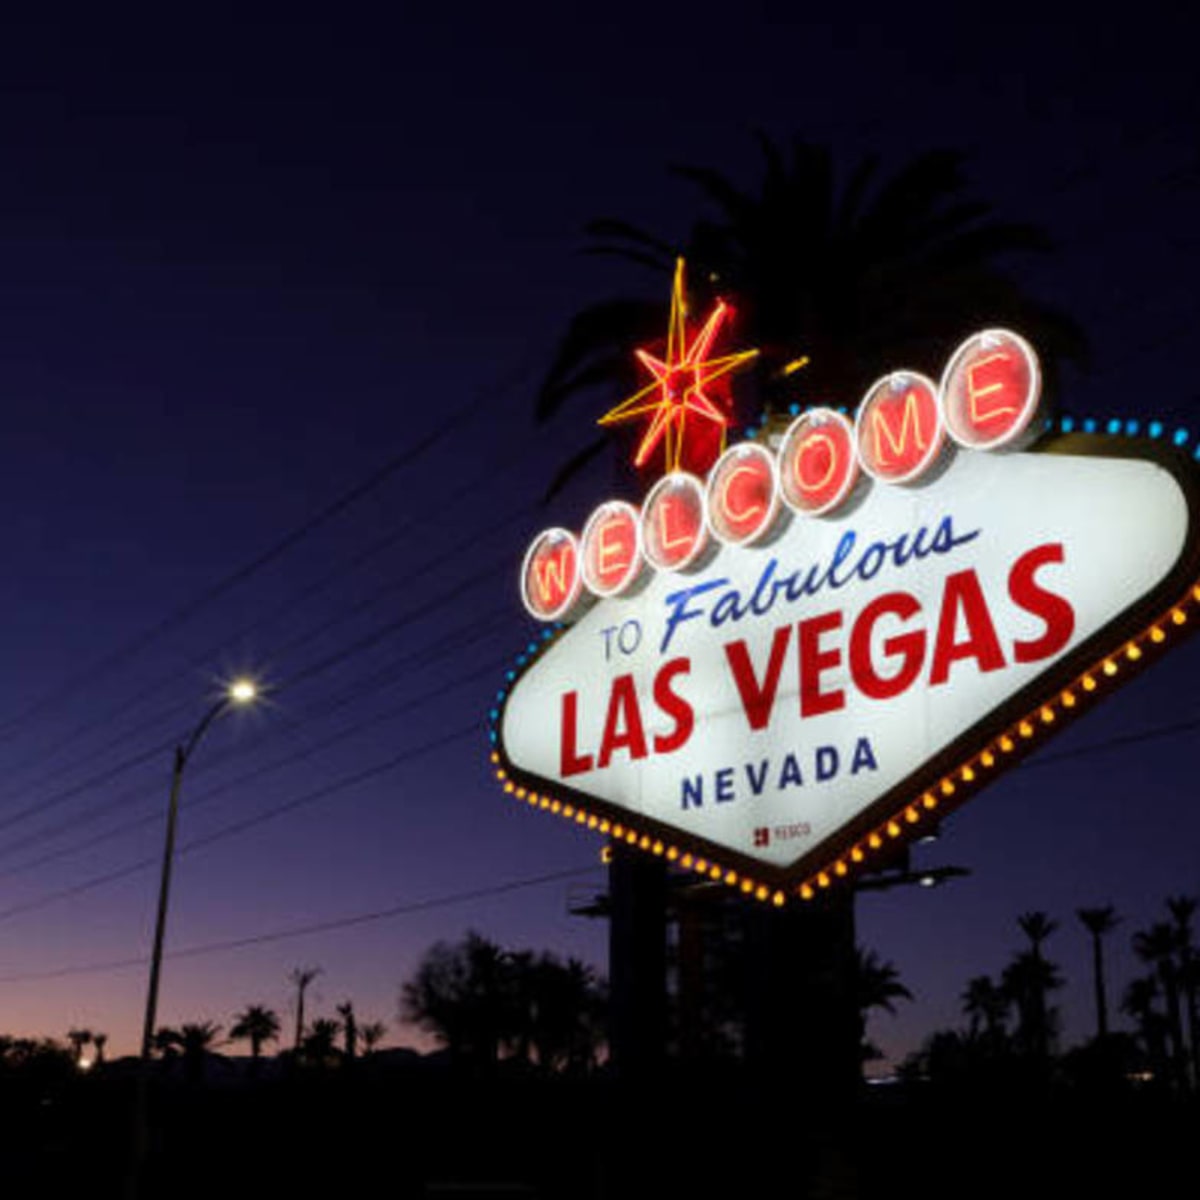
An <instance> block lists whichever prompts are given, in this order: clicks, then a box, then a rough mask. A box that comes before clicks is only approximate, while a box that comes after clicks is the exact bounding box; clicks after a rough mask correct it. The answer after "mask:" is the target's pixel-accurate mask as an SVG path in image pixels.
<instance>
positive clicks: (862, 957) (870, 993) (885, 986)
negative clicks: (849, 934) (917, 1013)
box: [854, 946, 912, 1060]
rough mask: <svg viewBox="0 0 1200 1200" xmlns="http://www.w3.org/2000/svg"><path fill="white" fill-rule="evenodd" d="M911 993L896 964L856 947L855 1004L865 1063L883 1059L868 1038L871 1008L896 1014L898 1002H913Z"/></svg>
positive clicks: (860, 1043)
mask: <svg viewBox="0 0 1200 1200" xmlns="http://www.w3.org/2000/svg"><path fill="white" fill-rule="evenodd" d="M911 999H912V992H910V991H909V990H908V988H906V987H905V986H904V984H903V983H901V982H900V972H899V971H898V970H897V969H896V966H895V964H894V963H890V962H886V961H884V960H883V959H881V958H880V957H879V956H878V955H877V954H876V953H875V951H874V950H867V949H864V947H862V946H856V947H855V951H854V1004H855V1007H856V1008H857V1010H858V1041H859V1050H860V1054H861V1055H862V1058H863V1059H864V1060H866V1059H868V1058H881V1057H882V1054H881V1052H880V1051H879V1050H878V1049H877V1048H876V1047H875V1046H873V1045H871V1043H870V1042H868V1041H867V1039H866V1030H867V1018H868V1016H869V1015H870V1012H871V1010H872V1009H875V1008H881V1009H883V1011H884V1012H888V1013H892V1014H893V1015H894V1014H895V1012H896V1004H895V1002H896V1001H897V1000H911Z"/></svg>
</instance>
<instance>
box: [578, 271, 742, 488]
mask: <svg viewBox="0 0 1200 1200" xmlns="http://www.w3.org/2000/svg"><path fill="white" fill-rule="evenodd" d="M683 270H684V268H683V259H682V258H681V259H679V260H678V261H677V262H676V264H675V284H674V287H673V289H672V291H671V319H670V325H669V326H668V329H667V356H666V358H665V359H660V358H655V357H654V355H652V354H648V353H647V352H646V351H645V350H638V351H636V352H635V353H636V354H637V357H638V361H639V362H640V363H641V364H642V365H643V366H644V367H645V368H646V369H647V370H648V371H649V372H650V373H651V374H652V375H653V376H654V380H653V382H651V383H648V384H647V385H646V386H645V387H644V388H642V389H641V391H639V392H636V393H634V395H632V396H630V397H629V399H628V400H625V401H622V403H620V404H618V405H617V407H616V408H614V409H611V410H610V411H609V412H606V413H605V414H604V416H602V417H601V418H600V421H599V423H600V424H601V425H616V424H618V423H619V422H621V421H630V420H633V419H634V418H635V417H641V416H644V415H647V414H649V415H650V424H649V425H648V426H647V428H646V432H645V433H644V434H643V435H642V440H641V443H640V444H639V446H638V448H637V453H636V454H635V455H634V459H633V461H634V465H635V466H638V467H641V466H644V465H645V463H646V460H647V459H648V458H649V457H650V455H651V454H653V453H654V450H655V448H656V447H657V446H658V444H659V442H663V443H664V451H665V456H666V469H667V470H668V471H677V470H679V466H680V461H681V458H682V455H683V446H684V438H685V434H686V431H687V422H688V418H689V417H695V418H699V419H701V420H704V421H710V422H712V423H713V424H715V425H717V426H718V427H719V429H720V435H721V449H722V450H724V449H725V430H726V427H727V426H728V424H729V419H728V417H726V415H725V414H724V413H723V412H722V411H721V409H720V408H719V407H718V406H717V405H716V404H714V403H713V401H712V400H711V399H710V398H709V397H708V396H706V395H705V394H704V389H705V387H706V386H707V385H708V384H710V383H712V382H713V380H715V379H720V378H721V376H722V375H727V374H728V373H729V372H730V371H732V370H734V369H735V368H736V367H739V366H741V365H742V363H744V362H748V361H749V360H750V359H752V358H753V357H754V356H755V355H756V354H757V353H758V351H757V350H742V351H739V352H738V353H736V354H727V355H725V356H724V357H723V358H709V357H708V354H709V352H710V351H711V349H712V346H713V343H714V342H715V341H716V340H717V334H718V333H720V331H721V326H722V325H723V324H724V323H725V320H726V318H727V317H728V316H729V315H730V314H731V312H732V310H731V309H730V307H729V305H727V304H726V303H725V301H724V300H718V301H717V306H716V307H715V308H714V309H713V311H712V312H711V313H710V314H709V318H708V320H707V321H705V323H704V326H703V328H702V329H701V330H700V332H699V333H698V334H697V335H696V337H695V338H694V339H693V341H692V344H691V345H690V346H689V345H688V342H687V302H686V300H685V299H684V284H683Z"/></svg>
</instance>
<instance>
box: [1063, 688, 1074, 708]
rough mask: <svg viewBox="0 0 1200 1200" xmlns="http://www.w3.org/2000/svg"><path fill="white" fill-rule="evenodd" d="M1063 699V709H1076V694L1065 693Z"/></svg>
mask: <svg viewBox="0 0 1200 1200" xmlns="http://www.w3.org/2000/svg"><path fill="white" fill-rule="evenodd" d="M1061 698H1062V702H1063V708H1074V707H1075V693H1074V692H1063V694H1062V697H1061Z"/></svg>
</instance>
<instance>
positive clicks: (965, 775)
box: [962, 767, 975, 783]
mask: <svg viewBox="0 0 1200 1200" xmlns="http://www.w3.org/2000/svg"><path fill="white" fill-rule="evenodd" d="M974 779H975V772H974V771H973V770H971V768H970V767H963V769H962V781H963V783H971V782H972V781H973V780H974Z"/></svg>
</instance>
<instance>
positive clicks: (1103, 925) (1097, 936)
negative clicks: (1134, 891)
mask: <svg viewBox="0 0 1200 1200" xmlns="http://www.w3.org/2000/svg"><path fill="white" fill-rule="evenodd" d="M1075 915H1076V916H1077V917H1078V918H1079V919H1080V921H1082V922H1083V927H1084V928H1085V929H1086V930H1087V931H1088V933H1089V934H1090V935H1091V939H1092V985H1093V987H1094V989H1095V993H1096V1037H1097V1038H1106V1037H1108V997H1107V993H1106V990H1105V984H1104V945H1103V939H1104V937H1105V935H1106V934H1109V933H1111V932H1112V931H1113V930H1114V929H1115V928H1116V927H1117V925H1118V924H1119V923H1120V918H1119V917H1118V916H1117V911H1116V909H1115V908H1113V906H1112V905H1111V904H1106V905H1104V907H1102V908H1081V909H1079V910H1077V912H1076V914H1075Z"/></svg>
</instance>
